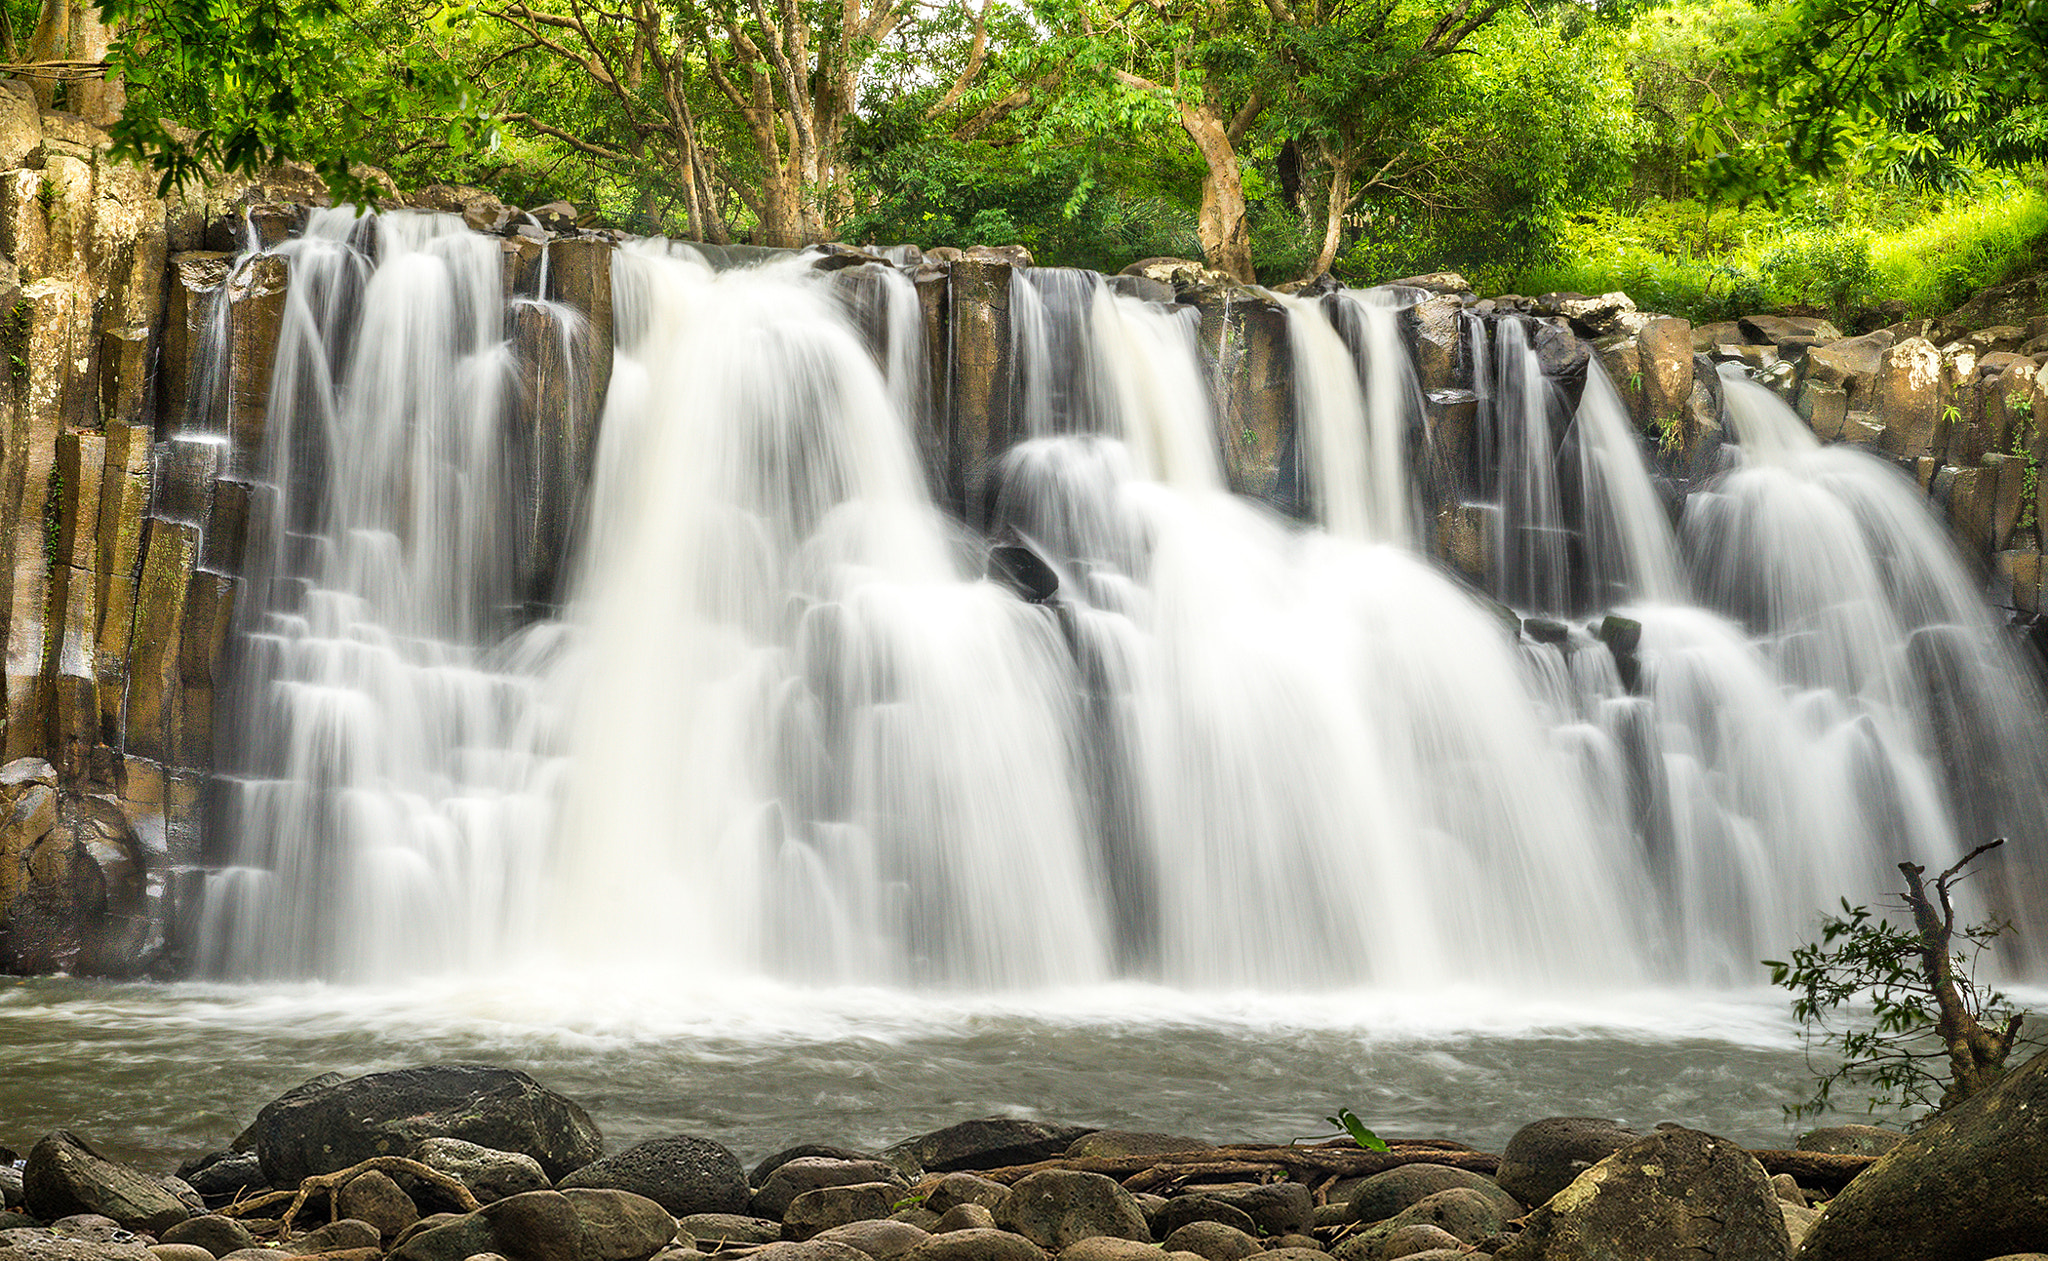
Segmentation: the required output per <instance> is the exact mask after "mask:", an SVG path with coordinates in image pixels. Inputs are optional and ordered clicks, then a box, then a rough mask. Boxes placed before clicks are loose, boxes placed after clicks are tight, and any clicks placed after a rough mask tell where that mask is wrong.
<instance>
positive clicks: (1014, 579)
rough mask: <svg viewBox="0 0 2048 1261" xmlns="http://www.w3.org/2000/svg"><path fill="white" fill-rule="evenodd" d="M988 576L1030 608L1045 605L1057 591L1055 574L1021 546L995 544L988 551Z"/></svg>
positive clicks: (1036, 555) (1026, 548) (1032, 552)
mask: <svg viewBox="0 0 2048 1261" xmlns="http://www.w3.org/2000/svg"><path fill="white" fill-rule="evenodd" d="M988 576H989V577H990V578H993V579H995V580H996V581H997V582H1000V583H1002V584H1003V585H1004V586H1006V587H1008V588H1009V589H1010V590H1012V591H1014V592H1016V593H1017V594H1018V595H1019V596H1020V597H1022V598H1023V599H1025V600H1028V601H1030V602H1031V603H1033V604H1043V603H1045V602H1046V601H1047V600H1050V599H1052V598H1053V597H1054V596H1055V595H1058V594H1059V590H1060V576H1059V574H1058V572H1056V571H1055V570H1054V569H1053V567H1052V566H1051V565H1048V564H1046V563H1045V561H1044V560H1043V559H1042V558H1041V557H1040V556H1039V555H1038V553H1037V552H1034V551H1032V550H1031V549H1030V548H1028V547H1025V546H1024V545H1022V544H1020V543H998V544H996V545H995V546H994V547H991V548H990V549H988Z"/></svg>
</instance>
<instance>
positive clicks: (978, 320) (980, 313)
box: [944, 258, 1016, 527]
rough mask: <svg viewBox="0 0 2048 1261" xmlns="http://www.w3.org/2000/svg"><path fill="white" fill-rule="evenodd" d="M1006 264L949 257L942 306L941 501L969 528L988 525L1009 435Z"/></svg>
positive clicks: (1012, 426) (1011, 368) (1010, 370)
mask: <svg viewBox="0 0 2048 1261" xmlns="http://www.w3.org/2000/svg"><path fill="white" fill-rule="evenodd" d="M1010 273H1011V269H1010V265H1009V264H1008V263H1001V262H995V261H993V260H987V259H979V258H961V259H955V260H954V261H953V264H952V268H951V271H950V277H951V280H950V283H949V285H948V291H947V309H948V313H949V314H950V315H951V317H952V341H951V347H950V349H951V355H950V359H951V372H950V374H949V388H948V390H947V391H946V395H945V397H946V412H945V420H944V424H945V435H946V442H945V451H946V486H947V495H946V505H947V507H949V508H951V509H953V510H954V511H955V512H956V513H958V514H959V515H960V517H961V518H962V519H963V520H965V521H967V522H968V523H969V524H971V525H974V526H977V527H979V526H985V525H987V524H988V513H989V508H990V497H989V484H988V483H989V477H990V475H991V472H992V470H993V468H994V464H995V461H996V459H997V457H999V456H1001V455H1002V453H1003V451H1004V450H1005V449H1006V448H1008V447H1009V445H1010V443H1011V441H1012V440H1013V439H1014V438H1015V436H1016V435H1015V424H1014V417H1013V415H1012V397H1011V395H1012V389H1011V387H1012V384H1013V380H1012V378H1013V377H1014V375H1015V372H1014V365H1013V364H1012V363H1011V348H1010Z"/></svg>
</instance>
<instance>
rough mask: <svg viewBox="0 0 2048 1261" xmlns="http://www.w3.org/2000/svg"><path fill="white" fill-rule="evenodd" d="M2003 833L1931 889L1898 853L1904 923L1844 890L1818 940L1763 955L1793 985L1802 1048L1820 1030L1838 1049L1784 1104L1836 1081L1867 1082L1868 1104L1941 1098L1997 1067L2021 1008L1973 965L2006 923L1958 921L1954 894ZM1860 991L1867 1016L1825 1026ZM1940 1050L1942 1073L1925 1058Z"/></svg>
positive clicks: (1960, 1095)
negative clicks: (1775, 955) (1962, 924)
mask: <svg viewBox="0 0 2048 1261" xmlns="http://www.w3.org/2000/svg"><path fill="white" fill-rule="evenodd" d="M2003 844H2005V841H2004V839H2003V838H2001V839H1999V840H1995V841H1992V842H1990V843H1989V844H1986V845H1980V846H1978V847H1977V848H1976V849H1974V850H1971V851H1970V852H1969V853H1968V854H1966V855H1964V856H1963V858H1962V860H1961V861H1960V862H1958V863H1956V864H1955V865H1954V866H1953V867H1950V868H1949V869H1948V870H1946V871H1944V872H1942V873H1941V874H1940V875H1939V876H1936V877H1935V879H1934V885H1933V896H1932V897H1930V896H1929V893H1928V887H1927V884H1926V882H1925V880H1924V879H1923V877H1924V875H1925V874H1926V868H1924V867H1921V866H1919V865H1917V864H1914V863H1909V862H1906V863H1900V864H1899V872H1900V874H1901V875H1903V876H1904V877H1905V879H1906V889H1905V895H1904V896H1905V902H1906V908H1907V909H1908V910H1909V911H1910V912H1911V913H1912V916H1913V927H1912V928H1911V929H1905V928H1901V927H1899V926H1897V925H1895V924H1893V923H1891V922H1890V921H1888V920H1886V919H1884V918H1882V917H1879V916H1874V915H1872V914H1871V912H1870V910H1869V909H1868V908H1867V907H1861V906H1851V905H1849V903H1848V900H1847V899H1844V900H1843V902H1842V912H1843V914H1842V916H1841V917H1840V918H1837V917H1835V916H1827V917H1824V918H1823V919H1822V920H1821V940H1820V941H1819V942H1809V943H1807V944H1805V945H1802V946H1800V947H1799V948H1798V949H1797V950H1795V951H1793V953H1792V958H1791V959H1790V960H1789V961H1779V960H1772V959H1766V960H1765V961H1764V966H1766V967H1768V968H1769V969H1770V970H1771V982H1772V984H1774V985H1780V986H1783V987H1784V988H1786V989H1788V990H1790V991H1792V993H1793V995H1794V998H1793V1001H1792V1013H1793V1015H1794V1016H1795V1017H1797V1018H1798V1020H1799V1021H1800V1023H1801V1024H1802V1025H1804V1026H1805V1027H1806V1035H1807V1045H1808V1049H1809V1050H1811V1049H1812V1047H1813V1045H1814V1044H1815V1043H1816V1042H1818V1043H1820V1044H1821V1045H1832V1046H1834V1047H1835V1048H1836V1049H1837V1050H1839V1051H1840V1053H1841V1055H1842V1060H1841V1062H1840V1063H1839V1064H1837V1065H1835V1066H1834V1067H1832V1068H1831V1069H1829V1070H1828V1071H1827V1072H1825V1073H1823V1074H1822V1075H1821V1078H1820V1084H1819V1086H1818V1087H1817V1088H1816V1090H1815V1092H1814V1094H1813V1097H1812V1098H1811V1099H1810V1100H1808V1101H1807V1102H1806V1103H1803V1104H1799V1105H1796V1106H1794V1107H1791V1108H1788V1109H1787V1111H1788V1112H1790V1113H1792V1114H1793V1115H1795V1116H1813V1115H1818V1114H1820V1113H1821V1112H1824V1111H1826V1110H1827V1107H1828V1105H1829V1103H1830V1100H1831V1097H1832V1093H1833V1090H1834V1088H1835V1086H1837V1085H1838V1084H1840V1083H1843V1082H1849V1083H1853V1084H1857V1085H1865V1086H1869V1087H1871V1088H1873V1089H1875V1090H1876V1091H1877V1092H1878V1093H1877V1094H1876V1095H1874V1096H1873V1097H1872V1100H1871V1102H1872V1105H1873V1106H1875V1105H1877V1104H1879V1103H1895V1104H1899V1105H1902V1106H1911V1105H1919V1106H1932V1107H1935V1108H1937V1109H1940V1108H1947V1107H1949V1106H1951V1105H1953V1104H1956V1103H1960V1102H1962V1101H1963V1100H1964V1099H1967V1098H1969V1097H1970V1096H1972V1095H1975V1094H1977V1093H1979V1092H1981V1091H1983V1090H1986V1089H1988V1088H1989V1087H1990V1086H1991V1085H1992V1084H1993V1083H1995V1082H1996V1081H1997V1080H1998V1079H1999V1078H2000V1077H2001V1076H2003V1075H2004V1072H2005V1061H2006V1059H2007V1058H2008V1056H2009V1055H2010V1054H2011V1052H2012V1048H2013V1046H2014V1044H2015V1042H2016V1041H2017V1040H2018V1038H2019V1033H2020V1028H2021V1025H2022V1024H2023V1023H2024V1021H2025V1014H2024V1013H2022V1012H2020V1011H2018V1010H2016V1009H2014V1007H2013V1006H2012V1004H2011V1003H2010V1001H2008V1000H2007V998H2006V997H2005V995H2003V994H2001V993H1999V992H1998V991H1996V990H1983V989H1980V988H1978V986H1977V985H1976V983H1975V982H1974V980H1973V979H1972V972H1973V964H1974V962H1975V959H1976V956H1977V955H1978V954H1979V953H1981V952H1982V950H1983V949H1984V948H1985V947H1986V946H1987V945H1989V944H1990V943H1991V942H1992V941H1993V940H1994V939H1995V938H1997V937H1998V936H1999V935H2000V934H2001V933H2002V932H2004V931H2005V928H2006V926H2005V925H2004V924H2001V923H1998V922H1995V921H1993V922H1986V923H1982V924H1976V925H1972V926H1969V927H1966V928H1962V929H1958V928H1957V927H1956V922H1955V919H1956V913H1955V904H1954V902H1953V901H1952V899H1951V892H1952V889H1953V886H1954V884H1955V881H1956V880H1957V879H1958V878H1959V877H1960V876H1961V875H1962V873H1963V869H1964V868H1966V867H1968V866H1969V865H1970V863H1972V862H1973V861H1975V860H1976V859H1977V858H1978V857H1979V856H1981V855H1983V854H1985V853H1988V852H1990V851H1991V850H1993V849H1996V848H1998V847H1999V846H2000V845H2003ZM1958 937H1960V939H1961V943H1962V944H1961V945H1959V944H1958V941H1957V939H1958ZM1866 995H1867V996H1868V998H1869V1001H1870V1002H1871V1004H1872V1024H1871V1026H1870V1027H1869V1028H1839V1029H1837V1028H1830V1027H1829V1026H1828V1020H1829V1019H1830V1017H1831V1016H1833V1015H1834V1014H1835V1013H1836V1012H1837V1011H1838V1010H1839V1009H1840V1008H1842V1007H1844V1006H1846V1005H1849V1004H1853V1003H1857V1002H1860V1001H1861V1000H1862V999H1864V997H1865V996H1866ZM1930 1035H1931V1037H1932V1039H1933V1045H1931V1046H1930V1045H1929V1038H1930ZM1941 1061H1945V1062H1946V1069H1947V1072H1946V1075H1945V1076H1944V1075H1942V1074H1938V1073H1937V1072H1936V1071H1935V1070H1934V1069H1933V1068H1932V1067H1931V1065H1932V1064H1934V1063H1937V1062H1941ZM1937 1091H1938V1092H1939V1093H1938V1094H1937Z"/></svg>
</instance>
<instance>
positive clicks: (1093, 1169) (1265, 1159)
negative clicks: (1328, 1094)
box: [981, 1140, 1876, 1203]
mask: <svg viewBox="0 0 2048 1261" xmlns="http://www.w3.org/2000/svg"><path fill="white" fill-rule="evenodd" d="M1750 1155H1752V1156H1755V1157H1756V1158H1757V1161H1758V1163H1760V1164H1762V1165H1763V1167H1764V1169H1765V1170H1766V1171H1767V1172H1769V1173H1774V1174H1778V1173H1789V1174H1791V1175H1792V1176H1793V1177H1794V1178H1797V1179H1798V1180H1799V1184H1800V1185H1801V1186H1806V1187H1814V1188H1817V1189H1819V1190H1824V1191H1827V1192H1830V1193H1833V1192H1836V1191H1839V1190H1841V1189H1842V1188H1843V1187H1845V1186H1847V1185H1848V1183H1849V1179H1851V1178H1853V1177H1855V1176H1856V1175H1857V1174H1859V1173H1861V1172H1863V1171H1864V1170H1865V1169H1867V1168H1869V1167H1870V1164H1871V1162H1872V1161H1873V1160H1875V1159H1876V1157H1874V1156H1835V1155H1828V1154H1824V1153H1821V1152H1788V1151H1753V1152H1751V1153H1750ZM1423 1164H1428V1165H1449V1166H1450V1167H1451V1168H1453V1169H1466V1170H1470V1171H1471V1172H1473V1173H1483V1174H1489V1175H1490V1174H1493V1173H1495V1172H1497V1171H1498V1170H1499V1169H1500V1157H1499V1156H1496V1155H1494V1154H1493V1153H1492V1152H1482V1151H1475V1150H1473V1149H1472V1148H1470V1147H1466V1146H1465V1145H1464V1144H1462V1143H1452V1142H1447V1141H1442V1140H1426V1141H1419V1142H1395V1143H1389V1144H1388V1145H1387V1150H1386V1151H1383V1152H1371V1151H1366V1150H1364V1149H1362V1148H1358V1147H1352V1146H1349V1145H1345V1146H1330V1147H1291V1146H1269V1145H1266V1144H1253V1143H1241V1144H1234V1145H1232V1146H1229V1147H1210V1148H1197V1149H1195V1150H1193V1151H1184V1152H1166V1153H1163V1154H1153V1155H1144V1156H1075V1157H1055V1158H1054V1159H1052V1160H1041V1161H1038V1162H1037V1163H1035V1164H1029V1165H1011V1166H1008V1167H1006V1168H1002V1169H990V1170H987V1171H985V1172H983V1173H982V1175H981V1176H982V1177H984V1178H989V1179H991V1180H993V1181H996V1182H1003V1183H1014V1182H1016V1181H1017V1180H1018V1179H1019V1178H1022V1177H1024V1176H1026V1175H1027V1174H1034V1173H1038V1172H1040V1171H1041V1170H1046V1169H1072V1170H1077V1171H1079V1172H1082V1173H1099V1174H1105V1175H1107V1176H1109V1177H1112V1178H1116V1179H1118V1180H1119V1181H1121V1182H1122V1183H1123V1184H1124V1187H1125V1188H1126V1189H1127V1190H1130V1191H1156V1190H1158V1189H1159V1188H1162V1187H1170V1186H1172V1185H1174V1184H1176V1183H1179V1182H1183V1181H1186V1180H1188V1179H1216V1178H1231V1179H1234V1180H1237V1181H1243V1182H1267V1181H1272V1180H1275V1179H1276V1178H1293V1179H1295V1180H1296V1181H1299V1182H1306V1183H1308V1184H1309V1185H1310V1188H1311V1195H1312V1196H1313V1197H1314V1198H1315V1200H1316V1201H1317V1202H1318V1203H1321V1202H1324V1201H1326V1200H1327V1198H1328V1194H1329V1188H1330V1186H1331V1184H1332V1183H1334V1182H1335V1181H1336V1180H1337V1179H1338V1178H1356V1177H1362V1176H1365V1175H1367V1174H1375V1173H1382V1172H1384V1171H1386V1170H1388V1169H1393V1168H1395V1167H1397V1166H1400V1165H1423Z"/></svg>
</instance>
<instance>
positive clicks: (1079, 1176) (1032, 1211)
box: [938, 1169, 1152, 1252]
mask: <svg viewBox="0 0 2048 1261" xmlns="http://www.w3.org/2000/svg"><path fill="white" fill-rule="evenodd" d="M996 1221H997V1222H999V1223H1001V1224H1002V1226H1003V1227H1004V1228H1005V1229H1007V1230H1012V1231H1015V1232H1016V1233H1017V1234H1020V1235H1022V1236H1024V1237H1025V1238H1026V1239H1028V1240H1030V1241H1031V1242H1032V1243H1034V1244H1036V1245H1038V1246H1039V1247H1041V1248H1048V1249H1051V1250H1052V1251H1054V1252H1057V1251H1059V1250H1060V1249H1062V1248H1065V1247H1067V1246H1068V1245H1069V1244H1075V1243H1079V1242H1080V1241H1081V1240H1083V1239H1087V1238H1089V1237H1090V1236H1093V1235H1114V1236H1116V1237H1117V1238H1119V1239H1138V1240H1143V1241H1144V1242H1146V1243H1150V1242H1151V1241H1152V1228H1151V1226H1150V1225H1148V1224H1147V1223H1146V1221H1145V1213H1144V1210H1142V1209H1140V1208H1139V1207H1138V1202H1137V1201H1136V1200H1135V1199H1133V1198H1131V1193H1130V1192H1129V1191H1126V1190H1124V1189H1123V1187H1122V1186H1121V1185H1119V1184H1118V1183H1117V1181H1116V1180H1115V1179H1114V1178H1106V1177H1104V1176H1102V1175H1101V1174H1099V1173H1081V1172H1078V1171H1076V1170H1071V1169H1047V1170H1043V1171H1041V1172H1039V1173H1034V1174H1027V1175H1025V1176H1024V1177H1022V1178H1020V1179H1018V1180H1017V1185H1015V1186H1013V1187H1011V1188H1010V1195H1009V1198H1008V1199H1006V1200H1004V1201H1003V1207H1002V1211H1001V1212H999V1213H998V1214H996ZM970 1233H972V1232H968V1231H958V1232H954V1233H953V1234H951V1235H942V1236H938V1238H957V1237H959V1236H960V1235H964V1234H970Z"/></svg>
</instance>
